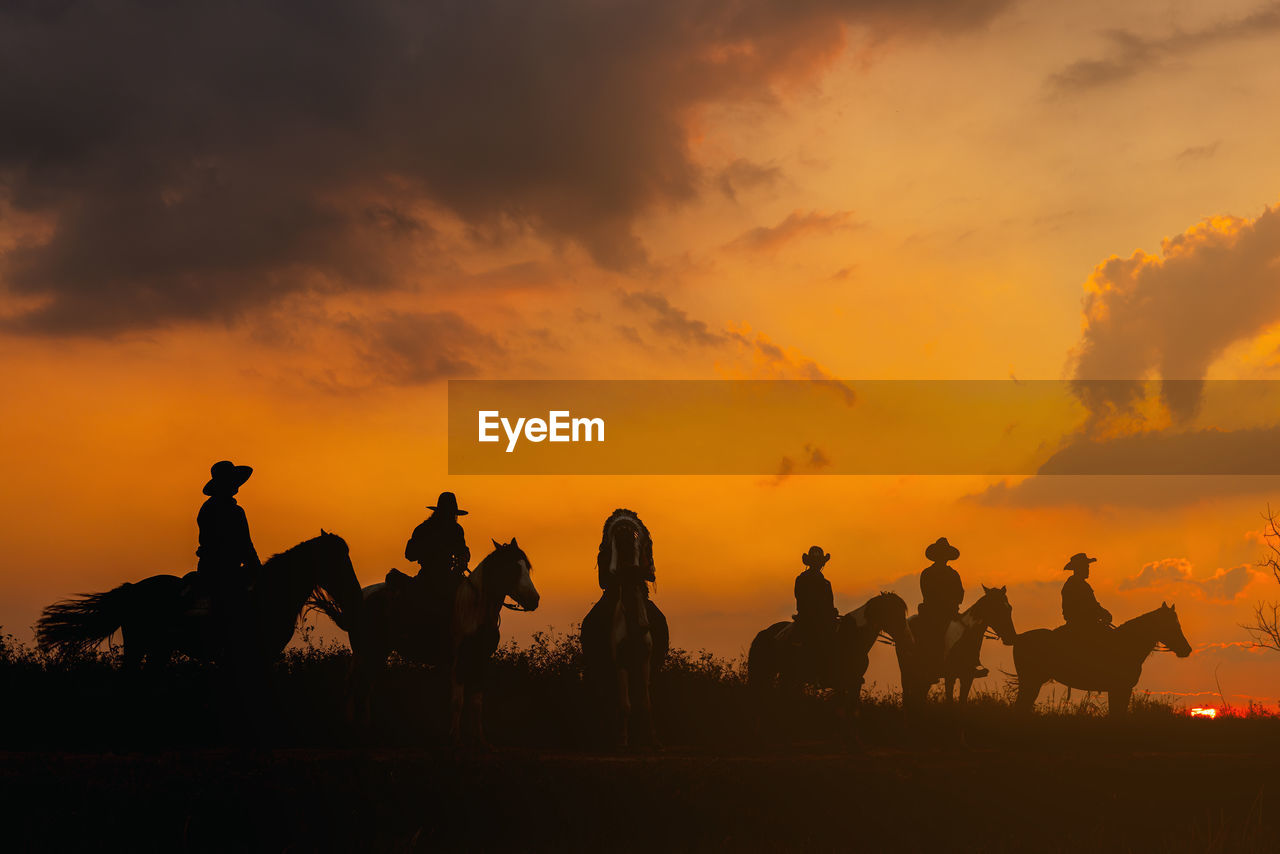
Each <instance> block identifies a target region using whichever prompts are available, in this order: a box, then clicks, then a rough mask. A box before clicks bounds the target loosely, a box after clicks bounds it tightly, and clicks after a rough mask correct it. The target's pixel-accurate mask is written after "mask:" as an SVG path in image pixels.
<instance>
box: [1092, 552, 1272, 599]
mask: <svg viewBox="0 0 1280 854" xmlns="http://www.w3.org/2000/svg"><path fill="white" fill-rule="evenodd" d="M1192 569H1193V568H1192V565H1191V561H1189V560H1187V559H1186V558H1164V559H1163V560H1157V561H1152V562H1151V563H1148V564H1144V565H1143V567H1142V569H1140V570H1138V574H1137V575H1134V576H1132V577H1130V578H1126V579H1123V580H1122V581H1121V582H1120V583H1119V584H1118V585H1117V587H1116V589H1118V590H1157V589H1160V588H1164V587H1170V586H1174V585H1180V586H1183V587H1189V588H1191V589H1192V591H1193V592H1194V593H1195V594H1196V595H1198V596H1199V597H1200V598H1202V599H1207V600H1214V601H1220V602H1230V601H1232V600H1234V599H1235V598H1236V597H1237V596H1239V595H1240V594H1241V593H1242V592H1243V591H1244V589H1245V588H1246V587H1248V586H1249V583H1250V582H1251V581H1253V580H1254V579H1255V578H1258V577H1261V575H1262V573H1260V572H1258V571H1257V570H1256V569H1254V568H1253V567H1252V566H1249V565H1248V564H1241V565H1240V566H1233V567H1232V568H1231V569H1219V570H1217V571H1216V572H1215V573H1214V574H1213V575H1211V576H1209V577H1208V578H1199V579H1198V578H1195V577H1194V576H1193V574H1192Z"/></svg>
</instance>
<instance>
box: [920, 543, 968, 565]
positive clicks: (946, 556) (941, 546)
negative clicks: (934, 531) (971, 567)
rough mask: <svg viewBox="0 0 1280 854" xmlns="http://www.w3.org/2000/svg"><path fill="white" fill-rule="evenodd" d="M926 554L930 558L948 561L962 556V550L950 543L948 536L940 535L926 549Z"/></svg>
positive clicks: (943, 561)
mask: <svg viewBox="0 0 1280 854" xmlns="http://www.w3.org/2000/svg"><path fill="white" fill-rule="evenodd" d="M924 556H925V558H927V559H928V560H932V561H936V562H938V563H946V562H947V561H949V560H955V559H956V558H958V557H960V550H959V549H958V548H956V547H955V546H953V545H951V543H948V542H947V538H946V537H938V539H936V540H934V541H933V542H932V543H930V544H929V547H928V548H926V549H925V550H924Z"/></svg>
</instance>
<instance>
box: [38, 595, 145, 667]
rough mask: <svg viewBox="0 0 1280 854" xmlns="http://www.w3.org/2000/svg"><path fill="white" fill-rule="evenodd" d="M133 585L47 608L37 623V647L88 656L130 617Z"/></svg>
mask: <svg viewBox="0 0 1280 854" xmlns="http://www.w3.org/2000/svg"><path fill="white" fill-rule="evenodd" d="M132 603H133V585H132V584H130V583H128V582H126V583H124V584H121V585H120V586H119V587H117V588H115V589H114V590H108V591H107V592H105V593H86V594H83V595H81V596H77V597H76V598H74V599H64V600H62V601H61V602H55V603H53V604H52V605H50V606H49V607H47V608H45V609H44V611H42V612H41V614H40V619H39V620H37V621H36V643H37V644H38V645H39V647H40V648H41V649H53V650H55V651H56V652H57V653H58V654H59V655H85V654H88V653H90V652H92V651H93V649H94V648H95V647H97V645H98V644H100V643H102V642H103V641H104V640H106V639H107V638H109V637H111V635H113V634H114V633H115V632H116V630H117V629H119V628H120V627H121V626H122V625H123V624H124V621H125V619H126V617H127V616H128V615H129V611H130V609H131V606H132Z"/></svg>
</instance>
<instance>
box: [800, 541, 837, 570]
mask: <svg viewBox="0 0 1280 854" xmlns="http://www.w3.org/2000/svg"><path fill="white" fill-rule="evenodd" d="M800 560H801V561H803V562H804V565H805V566H810V567H813V568H814V569H821V568H822V567H824V566H826V565H827V561H829V560H831V555H829V554H827V553H826V552H824V551H823V550H822V546H810V547H809V551H807V552H805V553H804V554H802V555H801V556H800Z"/></svg>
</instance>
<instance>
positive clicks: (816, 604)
mask: <svg viewBox="0 0 1280 854" xmlns="http://www.w3.org/2000/svg"><path fill="white" fill-rule="evenodd" d="M829 560H831V555H829V554H827V553H826V552H824V551H823V550H822V547H821V546H810V548H809V551H807V552H805V553H804V554H802V555H801V556H800V561H801V562H802V563H803V564H804V565H805V570H804V571H803V572H801V573H800V574H799V575H797V576H796V583H795V595H796V616H795V626H796V628H795V641H796V642H797V643H798V644H800V645H801V646H803V647H807V648H808V650H809V651H810V652H811V653H812V655H813V659H812V660H813V661H814V662H815V663H816V664H817V667H818V669H819V670H820V671H822V672H824V673H825V671H826V668H827V667H828V665H829V664H830V658H831V656H830V654H831V651H832V646H833V641H834V640H835V636H836V625H837V620H838V619H839V616H840V614H839V612H838V611H837V610H836V603H835V596H834V595H833V594H832V592H831V582H830V581H828V580H827V577H826V576H825V575H823V574H822V568H823V567H824V566H826V565H827V561H829Z"/></svg>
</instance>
